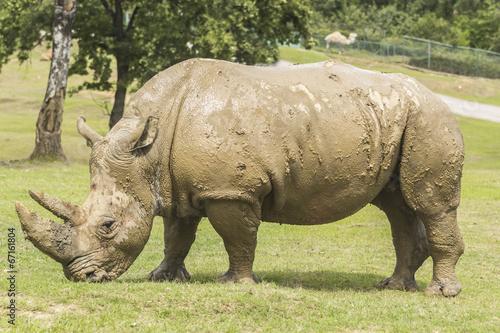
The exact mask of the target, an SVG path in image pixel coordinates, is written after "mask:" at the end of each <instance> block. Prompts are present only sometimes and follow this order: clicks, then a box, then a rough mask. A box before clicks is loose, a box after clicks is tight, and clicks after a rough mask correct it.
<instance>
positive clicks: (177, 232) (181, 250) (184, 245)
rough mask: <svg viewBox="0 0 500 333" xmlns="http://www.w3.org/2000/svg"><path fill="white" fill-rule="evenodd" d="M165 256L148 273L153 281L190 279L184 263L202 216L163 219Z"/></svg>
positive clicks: (183, 280) (182, 280) (149, 278)
mask: <svg viewBox="0 0 500 333" xmlns="http://www.w3.org/2000/svg"><path fill="white" fill-rule="evenodd" d="M163 222H164V239H165V249H164V253H165V258H164V259H163V261H162V262H161V263H160V265H159V266H158V267H157V268H156V269H155V270H153V271H152V272H151V273H149V275H148V280H151V281H166V280H168V281H177V282H185V281H188V280H189V278H190V275H189V273H188V271H187V270H186V267H185V265H184V259H185V258H186V256H187V254H188V253H189V250H190V249H191V245H192V244H193V243H194V241H195V238H196V230H197V229H198V224H199V222H200V218H193V219H184V220H179V219H178V218H175V217H174V218H172V219H166V218H164V219H163Z"/></svg>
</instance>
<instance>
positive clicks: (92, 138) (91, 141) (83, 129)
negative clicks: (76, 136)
mask: <svg viewBox="0 0 500 333" xmlns="http://www.w3.org/2000/svg"><path fill="white" fill-rule="evenodd" d="M85 121H86V120H85V117H83V116H79V117H78V119H77V120H76V128H77V129H78V132H79V133H80V135H81V136H83V137H84V138H85V139H87V146H89V147H93V146H94V145H95V144H96V143H97V142H99V141H101V140H102V139H103V137H102V136H100V135H99V134H97V132H96V131H94V130H93V129H92V128H90V126H89V125H87V124H86V123H85Z"/></svg>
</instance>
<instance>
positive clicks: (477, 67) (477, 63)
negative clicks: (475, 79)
mask: <svg viewBox="0 0 500 333" xmlns="http://www.w3.org/2000/svg"><path fill="white" fill-rule="evenodd" d="M478 74H479V53H478V52H476V76H478Z"/></svg>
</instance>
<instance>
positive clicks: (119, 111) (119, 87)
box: [109, 57, 129, 129]
mask: <svg viewBox="0 0 500 333" xmlns="http://www.w3.org/2000/svg"><path fill="white" fill-rule="evenodd" d="M116 61H117V68H118V73H117V74H118V78H117V81H116V91H115V102H114V104H113V109H112V110H111V115H110V116H109V129H112V128H113V126H115V124H116V123H117V122H118V121H119V120H120V119H121V118H122V116H123V109H124V108H125V97H126V95H127V82H126V79H125V78H126V76H127V74H128V68H129V67H128V66H127V65H122V64H121V62H122V60H121V59H119V57H117V59H116Z"/></svg>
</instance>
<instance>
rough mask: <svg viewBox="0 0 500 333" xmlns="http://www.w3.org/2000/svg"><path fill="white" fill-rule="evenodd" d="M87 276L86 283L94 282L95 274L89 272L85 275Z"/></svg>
mask: <svg viewBox="0 0 500 333" xmlns="http://www.w3.org/2000/svg"><path fill="white" fill-rule="evenodd" d="M85 275H86V276H87V281H88V282H94V281H95V279H96V277H97V275H95V272H89V273H86V274H85Z"/></svg>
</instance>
